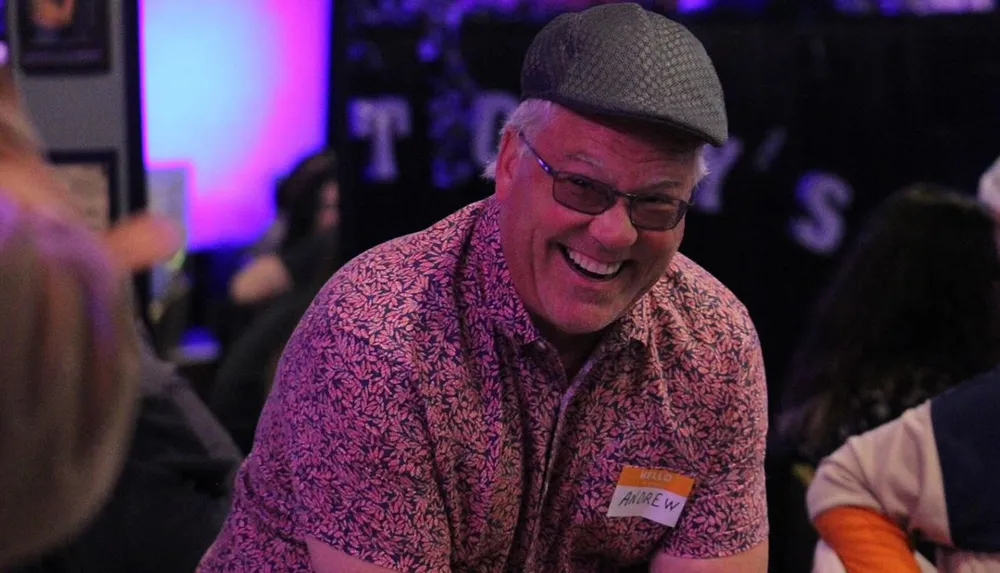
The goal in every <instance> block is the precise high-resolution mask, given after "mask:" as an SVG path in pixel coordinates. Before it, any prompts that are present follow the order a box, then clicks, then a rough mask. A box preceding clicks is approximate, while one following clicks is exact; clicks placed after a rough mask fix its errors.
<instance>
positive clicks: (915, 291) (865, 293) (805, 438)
mask: <svg viewBox="0 0 1000 573" xmlns="http://www.w3.org/2000/svg"><path fill="white" fill-rule="evenodd" d="M994 229H995V226H994V221H993V219H992V218H991V217H990V215H989V213H988V212H987V210H986V209H985V208H984V207H983V206H982V204H980V203H979V202H977V201H976V200H975V199H974V198H972V197H969V196H966V195H962V194H960V193H958V192H955V191H951V190H948V189H944V188H940V187H937V186H934V185H924V184H921V185H915V186H912V187H909V188H907V189H904V190H902V191H900V192H897V193H895V194H893V195H892V196H891V197H890V198H888V199H887V200H886V201H884V202H883V203H882V205H881V206H880V207H879V208H878V209H877V210H876V211H875V212H874V213H873V214H872V215H871V216H870V217H869V218H868V220H867V221H866V222H865V224H864V227H863V229H862V232H861V233H860V234H859V236H858V237H857V239H856V240H855V242H854V244H853V246H852V247H851V249H850V251H849V252H848V253H847V254H846V255H845V257H844V259H843V261H842V263H841V264H840V266H839V268H838V269H837V271H836V273H835V275H834V277H833V280H832V282H831V284H830V285H829V286H828V287H827V289H826V290H825V292H824V293H823V294H822V296H821V297H820V299H819V303H818V305H817V309H816V312H815V315H814V316H813V318H812V320H811V322H810V324H809V326H808V330H807V332H806V336H805V337H804V339H803V341H802V343H801V345H800V347H799V348H798V349H797V351H796V353H795V355H794V356H793V360H792V364H791V369H790V374H789V378H788V382H787V383H786V386H785V388H784V392H783V400H782V407H781V410H780V411H779V413H778V415H777V418H776V422H777V423H776V426H777V427H776V435H775V438H774V440H773V444H772V446H773V447H772V449H771V452H770V453H771V456H770V459H771V462H770V463H771V464H772V465H773V469H772V471H771V473H770V474H769V475H770V476H771V477H770V479H769V488H770V489H769V493H770V494H771V495H770V499H769V504H770V507H771V518H772V522H773V523H774V524H775V528H776V532H777V531H779V530H780V531H781V532H782V534H781V537H782V539H783V540H784V541H783V544H782V546H781V547H780V548H778V547H776V549H775V552H776V553H780V554H783V555H788V556H792V555H794V556H796V557H795V560H796V563H795V565H794V566H799V567H801V566H802V563H803V562H805V563H806V564H808V561H809V560H810V559H811V555H812V549H813V547H814V546H815V542H816V536H815V533H814V531H813V530H812V529H811V528H810V527H809V526H808V516H807V514H806V511H805V505H804V494H805V490H806V488H807V487H808V485H809V483H810V481H811V477H812V474H813V472H814V470H815V468H816V466H817V465H818V463H819V461H820V460H821V459H823V458H824V457H826V456H828V455H829V454H831V453H832V452H833V451H834V450H836V449H837V448H839V447H840V446H841V445H842V444H843V443H844V442H845V441H846V440H847V439H848V438H849V437H851V436H855V435H858V434H861V433H863V432H865V431H868V430H870V429H873V428H875V427H877V426H879V425H881V424H884V423H886V422H888V421H891V420H893V419H895V418H897V417H898V416H899V415H901V414H902V413H903V412H904V411H906V410H907V409H909V408H912V407H915V406H917V405H919V404H920V403H922V402H924V401H925V400H927V399H928V398H930V397H931V396H934V395H936V394H939V393H941V392H943V391H944V390H947V389H948V388H950V387H952V386H954V385H955V384H957V383H958V382H960V381H962V380H965V379H967V378H969V377H971V376H972V375H974V374H975V373H977V372H982V371H984V370H987V369H989V368H990V367H992V366H993V365H995V364H998V363H1000V296H998V295H1000V291H998V288H997V286H998V281H1000V257H998V253H997V246H996V243H995V242H994V240H993V237H994ZM790 559H791V557H789V560H790Z"/></svg>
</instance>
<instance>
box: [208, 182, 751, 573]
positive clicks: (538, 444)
mask: <svg viewBox="0 0 1000 573" xmlns="http://www.w3.org/2000/svg"><path fill="white" fill-rule="evenodd" d="M497 219H498V205H497V203H496V201H495V199H492V198H491V199H487V200H485V201H481V202H479V203H475V204H473V205H470V206H468V207H466V208H465V209H462V210H461V211H459V212H457V213H455V214H454V215H452V216H450V217H448V218H446V219H444V220H443V221H441V222H440V223H438V224H436V225H434V226H432V227H430V228H429V229H427V230H426V231H423V232H421V233H416V234H413V235H409V236H406V237H402V238H399V239H396V240H394V241H390V242H388V243H385V244H383V245H381V246H378V247H375V248H374V249H372V250H370V251H368V252H367V253H365V254H363V255H361V256H360V257H358V258H357V259H355V260H354V261H352V262H350V263H349V264H348V265H346V266H345V267H344V268H343V269H342V270H341V271H340V272H338V273H337V274H336V275H335V276H334V277H333V278H332V279H331V280H330V282H329V283H328V284H327V285H326V286H325V287H324V289H323V290H322V292H321V293H320V294H319V295H318V296H317V298H316V300H315V302H314V303H313V305H312V307H311V308H310V310H309V311H308V312H307V313H306V315H305V317H304V318H303V320H302V322H301V323H300V325H299V327H298V329H297V330H296V333H295V334H294V335H293V336H292V338H291V340H290V341H289V343H288V346H287V348H286V351H285V355H284V357H283V359H282V363H281V365H280V368H279V373H278V380H277V381H276V383H275V387H274V390H273V391H272V394H271V396H270V398H269V400H268V404H267V406H266V407H265V410H264V414H263V416H262V419H261V421H260V425H259V428H258V433H257V441H256V444H255V447H254V450H253V452H252V454H251V455H250V456H249V457H248V459H247V460H246V462H245V464H244V466H243V467H242V469H241V471H240V473H239V477H238V478H237V485H236V488H237V490H236V498H235V501H234V508H233V511H232V513H231V515H230V517H229V520H228V522H227V523H226V526H225V527H224V529H223V531H222V532H221V534H220V536H219V538H218V540H217V541H216V543H215V545H214V546H213V548H212V549H211V550H209V552H208V554H207V555H206V556H205V558H204V560H203V562H202V566H201V570H202V571H207V572H213V571H277V570H280V571H293V570H294V571H298V570H308V567H309V565H308V563H309V557H308V552H307V549H306V545H305V542H304V539H306V538H307V537H313V538H316V539H318V540H320V541H322V542H324V543H326V544H328V545H330V546H332V547H333V548H335V549H337V550H340V551H343V552H345V553H348V554H350V555H353V556H355V557H358V558H360V559H363V560H365V561H368V562H371V563H374V564H377V565H380V566H383V567H387V568H390V569H394V570H397V571H405V572H409V571H414V572H429V571H434V572H437V571H456V572H459V571H470V572H471V571H475V572H485V573H490V572H502V571H526V572H542V571H574V572H579V571H583V572H587V571H595V572H596V571H607V570H614V569H616V568H619V567H622V566H626V565H629V564H639V563H643V562H648V561H649V560H650V559H651V558H652V557H653V556H654V555H655V554H656V552H657V551H658V550H663V551H666V552H668V553H670V554H673V555H678V556H685V557H692V558H711V557H722V556H727V555H731V554H734V553H739V552H743V551H746V550H748V549H750V548H752V547H754V546H756V545H757V544H759V543H761V542H762V541H763V540H764V539H765V538H766V536H767V530H768V526H767V512H766V500H765V493H764V470H763V461H764V442H765V433H766V429H767V414H766V409H767V404H766V391H765V383H764V370H763V364H762V359H761V353H760V345H759V342H758V339H757V335H756V332H755V330H754V328H753V325H752V323H751V321H750V319H749V317H748V315H747V313H746V310H745V309H744V307H743V306H742V305H741V304H740V303H739V301H738V300H737V299H736V298H735V297H734V296H733V295H732V294H731V293H730V292H729V291H727V290H726V289H725V287H723V286H722V285H721V284H720V283H719V282H718V281H717V280H715V279H714V278H713V277H712V276H710V275H709V274H708V273H707V272H705V271H704V270H702V269H701V268H699V267H698V266H697V265H695V264H694V263H693V262H691V261H690V260H689V259H687V258H685V257H683V256H681V255H677V256H676V257H675V259H674V262H673V263H672V266H671V267H670V269H669V271H668V272H667V273H666V274H665V276H664V277H663V279H661V280H660V281H659V282H658V283H657V284H656V285H655V286H654V287H653V288H652V289H651V290H650V292H649V293H647V294H646V295H645V296H643V297H642V298H641V299H640V300H639V301H638V302H637V303H636V304H635V305H633V307H632V308H631V309H630V310H629V311H628V313H627V314H626V315H625V316H624V317H622V318H621V319H619V320H618V321H616V323H614V324H613V325H612V326H611V327H610V328H609V331H608V333H607V334H606V335H605V336H604V338H603V339H602V341H601V342H600V343H599V345H598V347H597V348H596V350H595V351H594V353H593V354H592V356H591V358H590V360H589V362H588V364H587V365H585V366H584V368H583V369H582V370H581V371H580V373H579V374H578V375H577V376H576V377H575V378H574V379H573V380H567V378H566V375H565V373H564V370H563V368H562V366H561V364H560V361H559V357H558V354H557V353H556V351H555V349H554V347H553V346H552V345H550V344H549V343H548V342H546V341H545V340H544V339H543V338H542V337H541V335H540V334H539V332H538V330H537V329H536V328H535V326H534V325H533V323H532V321H531V319H530V317H529V315H528V313H527V311H526V310H525V308H524V306H523V305H522V303H521V301H520V299H519V298H518V296H517V294H516V292H515V290H514V287H513V283H512V282H511V276H510V271H509V268H508V266H507V264H506V262H505V259H504V256H503V254H502V250H501V246H500V240H499V231H498V225H497ZM626 466H635V467H639V468H650V469H653V468H656V469H666V470H669V471H671V472H676V473H680V474H683V475H685V476H688V477H690V478H693V479H694V480H695V483H694V489H693V491H692V492H691V495H690V498H689V499H688V502H687V505H686V507H684V509H683V511H682V513H681V515H680V520H679V521H678V522H677V524H676V526H675V527H673V528H670V527H666V526H664V525H660V524H658V523H655V522H653V521H650V520H647V519H644V518H642V517H608V516H607V514H608V510H609V503H610V501H611V498H612V495H613V494H614V493H615V489H616V485H617V482H618V479H619V476H620V475H621V473H622V470H623V468H624V467H626Z"/></svg>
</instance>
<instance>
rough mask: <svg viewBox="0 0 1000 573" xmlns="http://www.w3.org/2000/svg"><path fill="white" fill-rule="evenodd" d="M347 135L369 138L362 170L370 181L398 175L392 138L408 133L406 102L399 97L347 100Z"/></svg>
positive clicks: (387, 180) (408, 116)
mask: <svg viewBox="0 0 1000 573" xmlns="http://www.w3.org/2000/svg"><path fill="white" fill-rule="evenodd" d="M348 121H349V122H350V132H351V136H353V137H357V138H360V139H369V140H371V160H370V162H369V163H368V167H367V169H366V172H367V176H368V178H369V179H371V180H373V181H379V182H382V183H388V182H391V181H395V180H396V179H397V178H398V177H399V168H398V166H397V165H396V137H397V136H398V137H408V136H409V135H410V105H409V104H408V103H407V101H406V100H405V99H403V98H401V97H381V98H377V99H356V100H353V101H352V102H351V106H350V113H349V115H348Z"/></svg>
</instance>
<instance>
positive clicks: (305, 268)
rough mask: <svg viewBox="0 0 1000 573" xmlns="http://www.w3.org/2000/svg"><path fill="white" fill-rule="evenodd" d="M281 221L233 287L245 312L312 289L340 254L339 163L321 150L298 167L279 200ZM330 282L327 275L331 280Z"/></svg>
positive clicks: (283, 185)
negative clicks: (328, 263) (332, 256)
mask: <svg viewBox="0 0 1000 573" xmlns="http://www.w3.org/2000/svg"><path fill="white" fill-rule="evenodd" d="M275 199H276V201H275V203H276V206H277V213H278V215H277V220H276V221H275V223H274V225H272V226H271V227H270V228H269V229H268V232H267V233H266V234H265V236H264V238H263V239H262V241H261V242H260V244H259V245H257V247H256V249H255V250H256V251H258V252H257V253H256V254H255V256H254V257H253V258H252V259H251V260H250V262H249V263H247V264H246V265H245V266H244V267H243V268H241V269H240V270H239V271H238V272H237V273H236V275H235V276H234V277H233V279H232V280H231V281H230V283H229V295H230V298H231V299H232V301H233V302H234V303H236V304H237V305H241V306H249V305H256V304H260V303H264V302H267V301H270V300H273V299H274V298H276V297H278V296H280V295H282V294H285V293H287V292H290V291H292V290H294V289H295V287H301V286H303V285H311V284H313V283H314V281H315V275H316V271H317V268H319V267H322V266H323V265H321V264H319V262H320V261H325V260H326V259H327V257H329V256H330V253H331V252H335V251H336V250H337V242H338V241H337V239H338V235H339V227H340V186H339V184H338V183H337V157H336V155H335V154H334V152H333V151H331V150H323V151H320V152H317V153H314V154H312V155H309V156H307V157H305V158H303V159H302V160H301V161H299V163H298V164H296V166H295V168H294V169H292V172H291V173H290V174H289V175H288V176H287V177H286V178H285V179H284V180H283V181H282V182H281V184H280V185H279V186H278V189H277V193H276V194H275ZM327 277H329V275H327Z"/></svg>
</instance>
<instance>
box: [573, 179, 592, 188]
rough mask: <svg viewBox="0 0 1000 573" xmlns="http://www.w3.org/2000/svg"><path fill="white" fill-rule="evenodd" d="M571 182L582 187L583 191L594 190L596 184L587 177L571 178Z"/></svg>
mask: <svg viewBox="0 0 1000 573" xmlns="http://www.w3.org/2000/svg"><path fill="white" fill-rule="evenodd" d="M569 182H570V183H572V184H573V185H576V186H577V187H582V188H583V189H593V188H594V182H593V181H591V180H590V179H587V178H585V177H570V178H569Z"/></svg>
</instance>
